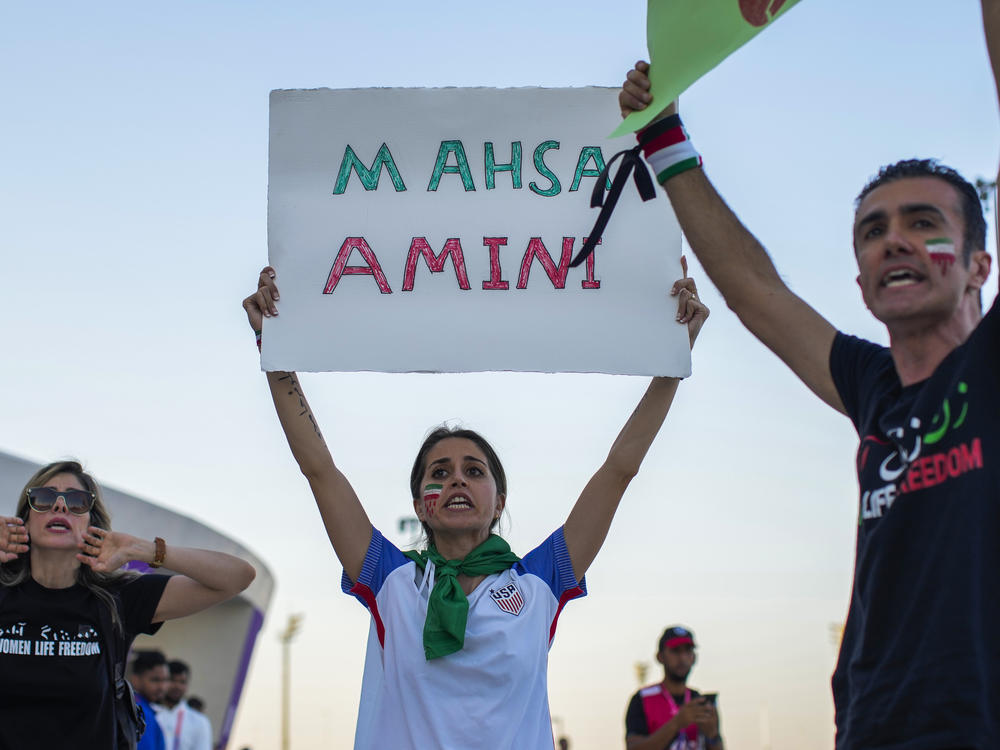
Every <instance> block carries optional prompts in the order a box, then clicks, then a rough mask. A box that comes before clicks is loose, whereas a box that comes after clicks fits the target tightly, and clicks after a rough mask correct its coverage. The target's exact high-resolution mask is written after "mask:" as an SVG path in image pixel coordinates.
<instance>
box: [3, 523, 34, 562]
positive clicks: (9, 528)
mask: <svg viewBox="0 0 1000 750" xmlns="http://www.w3.org/2000/svg"><path fill="white" fill-rule="evenodd" d="M27 551H28V530H27V529H26V528H24V521H23V520H22V519H20V518H17V517H16V516H15V517H13V518H9V517H7V516H0V563H5V562H10V561H11V560H13V559H15V558H16V557H17V556H18V555H22V554H24V553H25V552H27Z"/></svg>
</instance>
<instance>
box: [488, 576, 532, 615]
mask: <svg viewBox="0 0 1000 750" xmlns="http://www.w3.org/2000/svg"><path fill="white" fill-rule="evenodd" d="M490 598H491V599H492V600H493V601H495V602H496V604H497V606H498V607H500V609H502V610H503V611H504V612H508V613H510V614H512V615H517V614H519V613H520V611H521V608H522V607H523V606H524V597H522V596H521V592H520V591H518V589H517V584H516V583H514V582H513V581H512V582H511V583H508V584H507V585H506V586H500V587H499V588H495V589H490Z"/></svg>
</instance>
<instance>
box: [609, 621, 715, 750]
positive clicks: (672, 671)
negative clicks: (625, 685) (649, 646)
mask: <svg viewBox="0 0 1000 750" xmlns="http://www.w3.org/2000/svg"><path fill="white" fill-rule="evenodd" d="M696 659H697V656H696V654H695V642H694V634H693V633H692V632H691V631H690V630H688V629H687V628H684V627H681V626H680V625H674V626H672V627H669V628H667V629H666V630H665V631H663V635H662V636H660V642H659V646H658V648H657V650H656V660H657V661H658V662H660V664H662V665H663V681H662V682H658V683H657V684H655V685H649V686H648V687H644V688H642V690H640V691H639V692H638V693H636V694H635V695H633V696H632V700H630V701H629V704H628V711H627V712H626V714H625V745H626V747H627V748H628V750H668V749H669V750H706V748H710V750H723V744H722V735H721V734H720V732H719V714H718V712H717V711H716V707H715V700H714V695H713V696H710V697H709V696H702V695H701V694H700V693H699V692H698V691H697V690H694V689H693V688H689V687H688V686H687V679H688V676H689V675H690V674H691V668H692V667H693V666H694V663H695V661H696Z"/></svg>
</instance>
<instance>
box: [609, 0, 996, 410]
mask: <svg viewBox="0 0 1000 750" xmlns="http://www.w3.org/2000/svg"><path fill="white" fill-rule="evenodd" d="M987 2H988V3H990V4H994V3H995V2H1000V0H984V4H985V3H987ZM648 70H649V65H648V64H647V63H644V62H640V63H637V64H636V66H635V68H634V69H633V70H631V71H629V74H628V79H627V80H626V82H625V84H624V85H623V87H622V91H621V94H620V95H619V103H620V104H621V108H622V114H623V115H626V114H628V113H629V112H630V111H632V110H639V109H645V108H646V106H647V105H648V104H649V103H650V102H651V98H650V96H649V93H648V92H649V79H648V77H647V75H646V74H647V71H648ZM672 112H673V105H670V107H668V108H667V109H666V110H665V111H664V114H671V113H672ZM665 187H666V190H667V195H668V196H669V197H670V203H671V204H672V205H673V207H674V213H675V214H676V215H677V220H678V222H680V225H681V229H682V230H683V231H684V235H685V237H687V241H688V243H689V244H690V245H691V249H692V250H693V251H694V254H695V255H696V256H697V257H698V260H699V261H700V262H701V265H702V267H703V268H704V269H705V272H706V273H707V274H708V277H709V278H710V279H711V280H712V283H714V284H715V286H716V287H718V289H719V291H720V292H721V293H722V297H723V299H725V301H726V304H727V305H728V306H729V308H730V309H732V310H733V312H735V313H736V314H737V315H738V316H739V318H740V320H741V321H743V324H744V325H745V326H746V327H747V328H748V329H749V330H750V332H751V333H753V334H754V335H755V336H756V337H757V338H759V339H760V340H761V341H762V342H763V343H764V344H765V345H766V346H767V347H768V348H769V349H771V351H773V352H774V353H775V354H777V355H778V356H779V357H780V358H781V359H782V360H783V361H784V362H785V364H787V365H788V366H789V367H791V368H792V371H793V372H795V374H796V375H798V376H799V378H801V379H802V381H803V382H804V383H805V384H806V385H807V386H809V388H810V389H812V391H813V392H814V393H815V394H816V395H817V396H819V397H820V398H821V399H823V400H824V401H825V402H826V403H827V404H829V405H830V406H832V407H833V408H834V409H836V410H837V411H839V412H843V411H844V405H843V403H842V402H841V400H840V395H839V394H838V393H837V389H836V387H835V386H834V384H833V378H832V377H831V376H830V348H831V347H832V346H833V338H834V335H835V334H836V330H835V329H834V327H833V326H832V325H831V324H830V323H829V322H828V321H827V320H826V319H825V318H823V316H821V315H820V314H819V313H817V312H816V311H815V310H813V309H812V308H811V307H810V306H809V305H807V304H806V303H805V302H804V301H802V299H800V298H799V297H797V296H796V295H795V294H794V293H792V291H791V290H790V289H789V288H788V287H787V286H786V285H785V283H784V282H783V281H782V280H781V278H780V277H779V276H778V272H777V271H776V270H775V268H774V264H773V263H772V262H771V259H770V258H769V257H768V255H767V251H765V250H764V248H763V247H762V246H761V244H760V243H759V242H758V241H757V239H756V238H755V237H754V236H753V235H752V234H751V233H750V232H749V230H747V228H746V227H744V226H743V224H742V223H741V222H740V220H739V219H738V218H737V217H736V214H734V213H733V212H732V210H730V208H729V206H727V205H726V203H725V201H723V200H722V197H721V196H720V195H719V193H718V192H717V191H716V189H715V188H714V187H713V186H712V183H711V182H709V181H708V178H707V177H706V176H705V172H704V170H702V169H689V170H687V171H684V172H681V173H679V174H676V175H675V176H673V177H671V178H670V179H668V180H667V181H666V185H665Z"/></svg>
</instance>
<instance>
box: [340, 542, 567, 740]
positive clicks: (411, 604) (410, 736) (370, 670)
mask: <svg viewBox="0 0 1000 750" xmlns="http://www.w3.org/2000/svg"><path fill="white" fill-rule="evenodd" d="M342 586H343V589H344V591H346V592H348V593H350V594H353V595H354V596H356V597H357V598H358V599H360V600H361V602H362V603H363V604H364V605H365V606H366V607H367V608H368V610H369V612H370V613H371V616H372V624H371V630H370V633H369V638H368V654H367V657H366V659H365V675H364V680H363V682H362V686H361V708H360V710H359V713H358V728H357V733H356V735H355V738H354V747H355V750H376V749H377V750H384V749H385V748H392V749H393V750H418V749H419V750H427V749H428V748H435V750H473V749H474V748H489V749H490V750H508V749H509V750H542V749H543V748H547V749H551V748H552V746H553V743H552V726H551V722H550V718H549V699H548V686H547V685H548V684H547V665H548V651H549V646H550V644H551V643H552V637H553V636H554V635H555V630H556V621H557V620H558V618H559V613H560V611H561V610H562V608H563V605H564V604H566V602H568V601H569V600H570V599H575V598H576V597H579V596H584V595H585V594H586V583H585V582H584V581H579V582H578V581H577V580H576V578H575V577H574V575H573V566H572V564H571V563H570V559H569V553H568V552H567V550H566V542H565V540H564V538H563V531H562V529H561V528H560V529H558V530H557V531H556V532H555V533H553V534H552V535H551V536H550V537H549V538H548V539H546V540H545V541H544V542H543V543H542V544H540V545H539V546H538V547H536V548H535V549H534V550H532V551H531V552H529V553H528V554H527V555H526V556H525V557H524V559H523V560H521V562H519V563H517V564H516V565H514V566H513V567H512V568H510V569H508V570H505V571H504V572H502V573H498V574H496V575H491V576H487V578H486V579H485V580H484V581H483V582H482V583H480V584H479V586H477V587H476V589H475V590H474V591H473V592H472V593H471V594H469V597H468V598H469V619H468V624H467V625H466V629H465V646H464V647H463V648H462V649H461V650H460V651H457V652H455V653H453V654H449V655H447V656H443V657H441V658H438V659H432V660H431V661H427V660H426V659H425V658H424V646H423V629H424V619H425V617H426V615H427V599H428V596H429V594H430V590H431V588H432V587H433V586H434V563H432V562H428V564H427V568H426V569H425V570H424V571H420V569H419V568H417V566H416V564H415V563H414V562H413V561H412V560H410V559H409V558H407V557H405V556H404V555H403V554H402V553H401V552H400V551H399V549H397V548H396V546H395V545H393V544H392V543H391V542H389V541H387V540H386V539H385V537H383V536H382V534H381V533H379V531H378V530H377V529H376V530H374V532H373V534H372V540H371V544H370V545H369V547H368V553H367V555H366V556H365V561H364V565H363V567H362V569H361V575H360V576H359V577H358V581H357V582H353V581H351V580H349V579H348V578H347V576H346V575H345V576H344V579H343V582H342Z"/></svg>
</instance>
